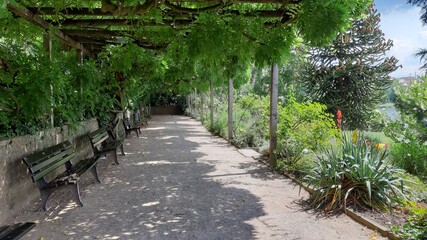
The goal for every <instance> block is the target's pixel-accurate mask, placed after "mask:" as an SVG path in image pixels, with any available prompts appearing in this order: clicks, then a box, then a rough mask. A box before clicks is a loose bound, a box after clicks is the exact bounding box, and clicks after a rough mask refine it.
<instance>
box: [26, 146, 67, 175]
mask: <svg viewBox="0 0 427 240" xmlns="http://www.w3.org/2000/svg"><path fill="white" fill-rule="evenodd" d="M73 152H74V149H73V148H68V149H66V150H65V151H62V152H60V151H58V152H57V154H56V155H53V157H51V158H48V159H46V160H45V161H43V162H40V163H38V164H37V165H34V166H32V167H30V171H31V173H36V172H37V171H39V170H40V169H43V168H45V167H46V166H49V165H50V164H52V163H54V162H56V161H58V160H59V159H61V158H64V157H65V156H67V155H71V154H73Z"/></svg>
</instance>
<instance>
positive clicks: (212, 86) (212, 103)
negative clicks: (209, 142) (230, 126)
mask: <svg viewBox="0 0 427 240" xmlns="http://www.w3.org/2000/svg"><path fill="white" fill-rule="evenodd" d="M210 85H211V87H210V88H211V89H210V95H211V96H210V103H209V104H210V110H211V116H210V117H211V130H212V129H213V128H214V92H213V88H214V85H213V81H212V80H211V81H210Z"/></svg>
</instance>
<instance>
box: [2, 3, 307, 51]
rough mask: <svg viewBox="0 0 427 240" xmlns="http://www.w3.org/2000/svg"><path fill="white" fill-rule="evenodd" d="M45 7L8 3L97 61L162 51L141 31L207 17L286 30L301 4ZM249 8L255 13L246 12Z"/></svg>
mask: <svg viewBox="0 0 427 240" xmlns="http://www.w3.org/2000/svg"><path fill="white" fill-rule="evenodd" d="M33 2H34V3H33ZM42 2H43V1H19V3H20V5H21V6H17V5H14V4H10V3H9V4H8V5H7V8H8V10H9V11H10V12H12V13H13V14H14V15H16V16H18V17H22V18H24V19H26V20H28V21H29V22H31V23H33V24H35V25H37V26H39V27H41V28H43V29H45V30H51V31H52V33H53V34H54V35H55V36H57V37H58V38H59V39H60V40H61V41H63V42H64V43H65V44H67V45H68V46H70V47H72V48H75V49H78V50H81V51H82V52H83V53H84V54H86V55H88V56H95V55H96V54H98V53H99V52H100V51H102V49H103V48H104V47H105V46H106V45H117V44H127V43H131V42H133V43H136V44H137V45H138V46H140V47H142V48H147V49H155V50H162V49H164V48H166V47H167V45H168V43H169V42H161V43H158V42H153V41H151V40H150V39H151V36H149V35H147V31H144V32H143V33H141V31H140V30H141V29H144V30H150V29H151V30H153V29H154V30H155V29H158V28H172V29H174V30H176V31H180V30H185V29H188V28H191V27H192V26H194V25H197V24H199V23H198V22H197V18H198V16H199V15H200V14H202V13H212V14H215V15H217V16H218V17H235V16H240V17H241V16H243V17H247V18H257V19H264V21H265V25H266V27H282V26H283V25H287V24H289V23H291V22H292V21H293V20H294V19H295V18H296V17H297V15H296V14H295V8H297V6H298V3H300V2H301V0H237V1H222V0H207V1H201V0H185V1H182V0H166V1H165V0H156V1H154V0H146V1H142V2H143V3H142V4H140V3H136V4H128V3H127V2H130V1H123V0H121V1H117V2H118V3H113V2H112V1H99V3H96V2H97V1H87V3H88V4H87V5H86V6H85V5H75V6H73V5H67V6H64V7H63V8H59V9H58V8H55V7H52V5H50V4H44V3H42ZM82 2H85V1H82ZM94 2H95V3H94ZM114 2H115V1H114ZM139 2H141V1H139ZM249 5H252V6H256V7H246V6H249ZM251 8H252V9H251ZM170 41H173V39H170Z"/></svg>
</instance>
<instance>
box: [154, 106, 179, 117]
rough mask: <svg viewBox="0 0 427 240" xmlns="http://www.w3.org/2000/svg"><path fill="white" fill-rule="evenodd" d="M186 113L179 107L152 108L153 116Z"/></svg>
mask: <svg viewBox="0 0 427 240" xmlns="http://www.w3.org/2000/svg"><path fill="white" fill-rule="evenodd" d="M183 114H184V111H183V110H182V108H180V107H178V106H155V107H151V115H183Z"/></svg>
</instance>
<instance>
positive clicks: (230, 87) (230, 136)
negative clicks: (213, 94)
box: [228, 78, 233, 141]
mask: <svg viewBox="0 0 427 240" xmlns="http://www.w3.org/2000/svg"><path fill="white" fill-rule="evenodd" d="M232 139H233V79H231V78H230V79H229V80H228V140H230V141H231V140H232Z"/></svg>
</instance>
